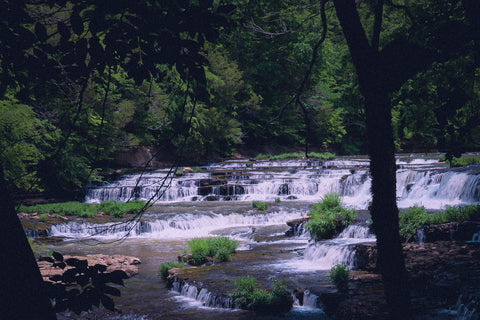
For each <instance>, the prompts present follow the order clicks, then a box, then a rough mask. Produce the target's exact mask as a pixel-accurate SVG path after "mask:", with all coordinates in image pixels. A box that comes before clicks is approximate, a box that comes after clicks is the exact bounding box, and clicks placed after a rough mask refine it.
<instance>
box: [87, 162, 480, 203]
mask: <svg viewBox="0 0 480 320" xmlns="http://www.w3.org/2000/svg"><path fill="white" fill-rule="evenodd" d="M435 161H436V160H433V159H417V158H400V159H399V160H398V162H397V163H398V167H399V169H398V171H397V198H398V205H399V207H400V208H407V207H410V206H413V205H418V206H425V207H426V208H427V209H441V208H444V207H445V206H447V205H459V204H471V203H478V202H480V170H478V167H471V169H470V170H469V169H447V168H446V166H445V164H442V163H438V162H435ZM201 170H202V172H200V173H186V174H183V175H181V176H175V177H174V178H173V179H172V180H171V185H170V187H169V188H163V189H162V188H161V185H162V182H163V181H164V178H165V177H166V174H167V172H168V171H167V170H165V169H163V170H157V171H153V172H149V173H146V174H143V176H142V178H141V179H140V180H139V175H125V176H123V177H122V178H121V179H120V180H117V181H112V182H111V183H109V184H105V185H103V186H98V187H93V186H92V187H91V188H90V189H89V190H88V193H87V196H86V199H85V200H86V201H87V202H100V201H106V200H116V201H127V200H129V199H143V200H148V199H150V198H152V197H154V195H155V194H158V197H156V198H155V197H154V200H155V201H157V202H163V203H168V202H184V201H189V202H190V201H205V200H208V201H212V200H213V201H215V200H230V201H252V200H263V201H273V200H275V199H281V200H297V201H310V202H317V201H319V200H320V199H321V198H322V197H323V196H324V195H325V194H327V193H332V192H335V193H339V194H340V195H341V196H342V198H343V203H344V205H345V206H347V207H350V208H355V209H367V207H368V205H369V203H370V201H371V195H370V184H371V178H370V175H369V171H368V160H366V159H338V160H334V161H318V160H284V161H255V162H253V166H252V167H248V166H247V162H246V161H239V160H237V161H226V162H223V163H218V164H213V165H210V166H207V167H201ZM168 181H169V180H168ZM159 190H160V191H164V193H163V195H162V192H159Z"/></svg>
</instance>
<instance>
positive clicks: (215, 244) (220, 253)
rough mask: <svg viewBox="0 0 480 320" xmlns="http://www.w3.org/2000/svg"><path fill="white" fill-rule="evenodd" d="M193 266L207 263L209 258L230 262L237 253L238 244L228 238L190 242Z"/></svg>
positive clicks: (196, 239) (199, 239)
mask: <svg viewBox="0 0 480 320" xmlns="http://www.w3.org/2000/svg"><path fill="white" fill-rule="evenodd" d="M188 246H189V248H190V253H191V254H192V258H191V260H190V261H189V263H190V264H193V265H201V264H204V263H205V262H207V258H208V257H211V258H215V259H217V260H219V261H221V262H225V261H229V260H231V258H232V253H234V252H235V250H236V249H237V246H238V242H237V241H235V240H231V239H229V238H227V237H212V238H195V239H192V240H190V241H189V242H188Z"/></svg>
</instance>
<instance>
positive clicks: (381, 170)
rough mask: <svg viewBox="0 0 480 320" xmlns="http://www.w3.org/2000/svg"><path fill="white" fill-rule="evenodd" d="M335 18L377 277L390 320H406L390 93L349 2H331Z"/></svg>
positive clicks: (388, 76) (406, 296) (408, 315)
mask: <svg viewBox="0 0 480 320" xmlns="http://www.w3.org/2000/svg"><path fill="white" fill-rule="evenodd" d="M334 3H335V9H336V12H337V16H338V18H339V20H340V24H341V25H342V30H343V33H344V35H345V38H346V40H347V44H348V47H349V49H350V53H351V55H352V59H353V62H354V64H355V67H356V69H357V75H358V79H359V84H360V90H361V92H362V94H363V96H364V97H365V110H366V122H367V134H368V145H369V156H370V171H371V175H372V189H371V191H372V198H373V200H372V206H371V215H372V220H373V227H374V230H375V234H376V236H377V247H378V267H379V269H380V272H381V273H382V278H383V282H384V287H385V296H386V299H387V303H388V307H389V314H390V318H391V319H402V320H407V319H411V318H412V316H411V313H410V294H409V288H408V281H407V274H406V270H405V261H404V257H403V252H402V246H401V239H400V235H399V225H398V207H397V202H396V165H395V146H394V140H393V132H392V124H391V121H392V115H391V100H390V88H391V84H390V83H389V82H388V81H386V80H388V79H393V80H392V81H394V80H395V76H396V75H395V74H385V68H384V66H383V65H381V62H380V61H382V60H381V59H380V54H379V52H378V48H376V47H375V45H374V44H373V47H372V46H371V45H370V44H369V41H368V38H367V37H366V35H365V31H364V29H363V26H362V24H361V22H360V18H359V16H358V11H357V8H356V5H355V1H354V0H334Z"/></svg>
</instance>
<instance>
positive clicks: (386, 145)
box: [363, 88, 411, 319]
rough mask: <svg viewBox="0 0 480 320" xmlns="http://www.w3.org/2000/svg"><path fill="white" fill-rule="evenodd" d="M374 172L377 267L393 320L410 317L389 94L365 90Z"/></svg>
mask: <svg viewBox="0 0 480 320" xmlns="http://www.w3.org/2000/svg"><path fill="white" fill-rule="evenodd" d="M363 91H364V92H363V93H364V95H365V98H366V101H365V102H366V106H365V108H366V118H367V119H366V120H367V134H368V143H369V156H370V172H371V175H372V198H373V199H372V206H371V210H370V213H371V215H372V220H373V228H374V231H375V234H376V236H377V248H378V267H379V270H380V271H381V273H382V277H383V283H384V287H385V296H386V299H387V303H388V306H389V309H390V315H391V318H392V319H409V318H411V314H410V296H409V287H408V281H407V273H406V270H405V261H404V256H403V251H402V246H401V239H400V235H399V225H398V208H397V201H396V165H395V149H394V142H393V134H392V127H391V108H390V98H389V96H388V94H387V93H384V92H379V91H376V90H374V89H373V88H372V89H370V90H369V89H364V90H363Z"/></svg>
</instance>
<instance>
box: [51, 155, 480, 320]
mask: <svg viewBox="0 0 480 320" xmlns="http://www.w3.org/2000/svg"><path fill="white" fill-rule="evenodd" d="M437 159H438V156H437V155H435V156H418V155H415V156H404V157H399V158H398V160H397V166H398V173H397V190H398V194H397V196H398V203H399V207H401V208H406V207H409V206H411V205H423V206H425V207H426V208H427V209H432V210H434V209H440V208H442V207H444V206H445V205H459V204H470V203H479V202H480V174H479V172H480V170H479V168H478V167H469V168H463V169H456V170H451V169H448V168H447V167H446V166H445V164H441V163H438V160H437ZM194 169H195V172H191V173H185V174H182V175H174V176H170V177H167V178H166V175H167V173H168V170H167V169H165V170H156V171H152V172H148V173H144V174H143V175H142V176H141V178H140V176H139V175H138V174H129V175H125V176H123V177H122V178H121V179H119V180H117V181H111V182H109V183H108V184H105V185H102V186H92V187H91V188H90V190H89V192H88V194H87V197H86V201H87V202H99V201H105V200H117V201H126V200H128V199H145V200H148V199H150V198H155V202H156V204H155V205H154V206H153V207H151V208H150V209H149V210H148V211H147V213H146V214H144V216H143V217H142V222H141V223H139V224H136V225H132V226H128V225H127V226H125V225H122V226H115V227H114V226H112V225H109V224H103V225H89V224H86V223H74V222H69V223H66V224H62V225H57V226H55V227H53V228H52V230H51V232H50V235H52V236H60V237H64V239H65V240H64V241H63V242H61V243H58V244H55V245H53V247H52V249H55V250H57V251H60V252H62V253H64V254H87V253H106V254H124V255H132V256H136V257H139V258H140V259H141V260H142V264H141V265H140V268H139V275H137V276H135V277H133V278H131V279H129V280H127V281H126V287H125V288H122V297H120V298H118V299H116V300H115V302H116V306H117V307H118V308H119V309H121V310H122V312H123V314H121V315H119V314H115V315H108V314H106V313H105V312H104V311H102V310H97V311H96V312H95V313H93V314H92V315H90V316H88V315H82V317H83V318H88V317H91V318H93V317H97V318H108V319H160V318H161V319H216V318H222V319H252V318H255V317H256V316H255V315H254V314H252V313H251V312H246V311H241V310H236V309H224V308H218V307H215V305H209V304H207V306H205V305H204V304H205V299H204V298H202V297H204V296H205V292H203V293H202V295H200V290H199V289H200V288H190V287H188V288H185V287H183V288H177V290H178V292H176V291H169V290H167V289H166V288H165V284H164V282H163V281H162V280H161V279H160V278H159V277H158V276H157V275H156V272H157V269H158V266H159V265H160V264H161V263H162V262H166V261H170V260H175V259H176V257H177V256H178V255H179V254H180V253H181V252H182V251H183V250H184V249H185V248H186V247H187V241H188V240H190V239H192V238H196V237H207V236H216V235H225V236H229V237H230V238H233V239H235V240H237V241H238V242H239V243H240V247H239V249H238V253H237V254H236V255H235V256H234V258H233V261H231V262H229V263H228V265H229V266H230V267H231V269H229V270H231V271H229V272H226V273H221V272H219V273H218V274H216V275H215V276H216V277H220V278H223V279H224V280H225V281H227V282H231V281H232V280H233V279H234V277H235V276H237V275H252V276H255V277H256V278H259V279H263V281H264V282H265V283H267V282H268V280H269V279H271V278H284V279H288V280H289V281H290V282H289V283H290V288H291V289H293V288H299V289H301V290H306V291H305V292H306V293H307V294H306V298H305V299H304V300H305V301H304V305H302V306H300V305H299V304H298V303H297V305H296V306H295V307H294V308H293V310H292V311H291V312H290V313H289V314H287V316H283V317H272V319H326V316H325V315H324V313H323V311H322V309H321V303H320V302H319V301H318V299H317V295H316V294H318V293H319V292H321V291H325V290H327V291H328V290H333V287H332V286H331V284H330V283H329V282H328V280H327V274H328V270H329V269H330V268H331V267H332V266H334V265H335V264H338V263H346V264H348V265H350V266H351V267H352V268H354V267H355V258H354V255H355V253H354V251H353V249H352V248H353V245H354V244H356V243H360V242H374V241H375V237H374V236H373V235H372V234H370V233H369V230H368V226H367V224H366V219H367V218H368V216H367V215H365V214H361V215H360V218H359V220H358V221H357V223H356V224H355V225H353V226H351V227H349V228H348V229H346V230H345V231H344V232H343V233H342V234H341V235H339V236H338V237H337V238H336V239H332V240H328V241H321V242H318V243H314V242H310V241H309V239H310V237H309V235H308V233H305V232H302V230H299V231H297V233H296V234H295V235H294V236H290V237H287V236H285V232H286V231H287V230H288V226H287V225H286V222H287V221H288V220H292V219H297V218H301V217H304V216H306V215H307V213H308V211H309V209H310V207H311V205H312V204H313V203H316V202H318V201H319V200H321V197H322V196H323V195H325V194H327V193H331V192H337V193H339V194H341V196H342V201H343V204H344V205H345V206H348V207H350V208H355V209H357V210H360V211H361V210H365V209H367V207H368V204H369V202H370V201H371V196H370V193H369V188H370V181H371V180H370V176H369V172H368V160H367V159H366V158H362V157H358V158H340V159H336V160H333V161H318V160H290V161H273V162H272V161H254V162H248V161H227V162H223V163H217V164H212V165H209V166H204V167H200V168H198V169H196V168H194ZM197 171H198V172H197ZM165 178H166V179H165ZM164 181H165V182H166V183H167V184H168V185H169V187H168V188H164V189H162V188H163V187H162V183H163V182H164ZM159 191H160V192H159ZM155 195H157V196H156V197H155ZM252 200H262V201H268V202H269V204H270V206H269V208H268V210H267V211H266V212H262V211H259V210H257V209H254V208H253V207H252ZM252 255H253V256H254V257H255V258H254V259H252V258H251V257H252ZM226 287H228V285H227V286H226ZM199 300H200V301H199ZM61 317H62V318H65V319H71V318H72V319H75V318H78V317H77V316H76V315H71V314H68V313H66V314H63V315H62V316H61ZM261 319H267V318H265V317H261Z"/></svg>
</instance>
